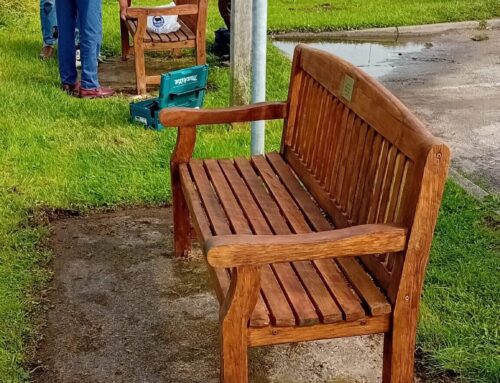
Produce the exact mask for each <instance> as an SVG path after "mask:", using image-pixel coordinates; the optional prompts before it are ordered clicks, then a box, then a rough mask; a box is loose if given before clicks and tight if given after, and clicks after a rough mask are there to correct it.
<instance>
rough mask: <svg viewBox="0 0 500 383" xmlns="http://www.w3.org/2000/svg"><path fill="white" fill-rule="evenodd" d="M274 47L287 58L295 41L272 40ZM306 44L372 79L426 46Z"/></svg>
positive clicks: (404, 43) (407, 43) (414, 43)
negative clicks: (351, 66) (350, 64)
mask: <svg viewBox="0 0 500 383" xmlns="http://www.w3.org/2000/svg"><path fill="white" fill-rule="evenodd" d="M274 45H275V46H277V47H278V48H279V49H281V50H282V51H283V52H285V53H286V54H287V55H288V56H289V57H292V56H293V51H294V49H295V46H296V45H297V41H288V40H287V41H284V40H283V41H281V40H276V41H274ZM307 45H309V46H312V47H314V48H317V49H321V50H324V51H326V52H329V53H333V54H336V55H337V56H340V57H342V58H343V59H344V60H347V61H349V62H351V63H352V64H354V65H356V66H357V67H359V68H361V69H363V70H364V71H365V72H366V73H368V74H370V75H371V76H374V77H377V78H378V77H382V76H384V75H387V74H389V73H390V72H392V70H393V69H394V67H395V62H396V61H397V60H398V59H400V58H401V57H402V56H403V55H411V54H414V53H418V52H420V51H422V50H423V49H425V48H426V47H430V46H429V45H427V46H426V44H425V43H424V42H423V41H404V40H403V41H401V40H400V41H397V42H396V41H379V42H377V41H373V42H371V41H356V40H350V41H338V40H336V41H322V42H310V43H308V44H307Z"/></svg>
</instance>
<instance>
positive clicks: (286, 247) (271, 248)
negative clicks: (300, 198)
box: [205, 216, 406, 267]
mask: <svg viewBox="0 0 500 383" xmlns="http://www.w3.org/2000/svg"><path fill="white" fill-rule="evenodd" d="M242 218H243V216H242ZM405 247H406V229H405V228H404V227H401V226H395V225H380V224H379V225H360V226H353V227H350V228H346V229H339V230H331V231H328V232H321V233H308V234H295V235H221V236H216V237H212V238H210V239H208V241H207V242H206V245H205V251H206V252H207V258H208V262H209V263H210V264H211V265H212V266H214V267H237V266H243V265H259V264H265V263H278V262H295V261H303V260H313V259H324V258H340V257H346V256H360V255H365V254H377V253H391V252H399V251H402V250H404V249H405Z"/></svg>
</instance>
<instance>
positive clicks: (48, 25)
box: [40, 0, 57, 46]
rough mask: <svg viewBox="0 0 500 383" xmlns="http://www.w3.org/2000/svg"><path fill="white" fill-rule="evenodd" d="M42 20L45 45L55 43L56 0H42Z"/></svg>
mask: <svg viewBox="0 0 500 383" xmlns="http://www.w3.org/2000/svg"><path fill="white" fill-rule="evenodd" d="M40 22H41V24H42V36H43V45H44V46H46V45H50V46H52V45H54V44H55V43H56V39H55V38H54V32H55V29H56V28H57V19H56V2H55V0H40Z"/></svg>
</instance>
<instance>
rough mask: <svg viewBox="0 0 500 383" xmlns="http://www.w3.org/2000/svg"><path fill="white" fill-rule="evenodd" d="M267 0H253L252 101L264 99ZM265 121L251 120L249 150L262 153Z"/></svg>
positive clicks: (253, 152)
mask: <svg viewBox="0 0 500 383" xmlns="http://www.w3.org/2000/svg"><path fill="white" fill-rule="evenodd" d="M266 58H267V0H253V9H252V103H256V102H263V101H266V62H267V60H266ZM264 143H265V121H254V122H252V142H251V152H252V155H254V154H264Z"/></svg>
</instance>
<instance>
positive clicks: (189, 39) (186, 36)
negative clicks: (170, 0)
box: [120, 0, 207, 94]
mask: <svg viewBox="0 0 500 383" xmlns="http://www.w3.org/2000/svg"><path fill="white" fill-rule="evenodd" d="M131 3H132V1H131V0H129V2H128V4H129V7H130V5H131ZM175 3H176V6H175V7H171V8H145V7H142V8H140V7H131V8H128V10H127V20H121V19H120V25H121V42H122V60H124V61H125V60H127V57H128V54H129V52H130V49H131V48H132V49H133V50H134V60H135V76H136V81H137V93H138V94H145V93H146V86H147V84H159V83H160V75H154V76H147V75H146V64H145V59H144V53H145V52H146V51H165V50H171V51H174V52H178V51H179V50H181V49H183V48H195V49H196V65H202V64H205V63H206V52H205V50H206V47H205V45H206V25H207V0H176V1H175ZM166 15H178V16H179V17H178V22H179V24H180V25H181V28H180V29H179V30H178V31H177V32H172V33H167V34H165V33H162V34H158V33H152V32H148V31H147V29H146V27H147V17H148V16H166ZM129 34H130V35H131V36H132V38H133V41H134V45H133V46H131V45H130V41H129Z"/></svg>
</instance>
